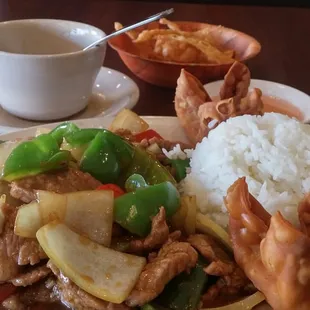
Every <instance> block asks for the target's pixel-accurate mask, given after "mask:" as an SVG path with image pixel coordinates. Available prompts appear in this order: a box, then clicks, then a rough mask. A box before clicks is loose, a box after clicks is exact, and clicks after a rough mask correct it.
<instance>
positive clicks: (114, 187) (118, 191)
mask: <svg viewBox="0 0 310 310" xmlns="http://www.w3.org/2000/svg"><path fill="white" fill-rule="evenodd" d="M97 190H104V191H109V190H110V191H113V193H114V198H117V197H119V196H122V195H124V194H125V192H124V191H123V190H122V189H121V188H120V187H119V186H117V185H115V184H111V183H109V184H103V185H100V186H99V187H97Z"/></svg>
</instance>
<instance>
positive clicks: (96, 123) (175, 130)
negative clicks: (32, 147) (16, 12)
mask: <svg viewBox="0 0 310 310" xmlns="http://www.w3.org/2000/svg"><path fill="white" fill-rule="evenodd" d="M142 118H143V119H144V120H145V121H146V122H147V123H148V124H149V125H150V127H151V128H152V129H154V130H156V131H157V132H158V133H159V134H160V135H162V136H163V137H164V138H165V139H167V140H174V141H183V142H188V140H187V138H186V136H185V133H184V131H183V129H182V128H181V126H180V123H179V120H178V118H177V117H169V116H144V117H142ZM112 120H113V117H112V116H106V117H103V118H94V119H81V120H74V123H75V124H77V125H78V126H79V127H81V128H105V127H108V126H109V125H110V124H111V122H112ZM57 124H59V123H52V124H46V125H44V126H43V127H44V128H47V129H52V128H55V126H57ZM38 127H42V125H41V126H36V127H31V128H26V129H23V130H20V131H16V132H11V133H7V134H3V135H0V140H14V139H17V138H27V137H30V136H33V135H35V133H36V130H37V129H38ZM254 309H255V310H271V308H270V307H269V306H268V305H267V304H261V305H258V306H256V307H255V308H253V310H254ZM249 310H250V309H249Z"/></svg>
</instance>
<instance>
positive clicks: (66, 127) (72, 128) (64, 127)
mask: <svg viewBox="0 0 310 310" xmlns="http://www.w3.org/2000/svg"><path fill="white" fill-rule="evenodd" d="M79 130H80V129H79V127H78V126H76V125H75V124H74V123H71V122H64V123H61V124H60V125H58V126H57V127H55V128H54V129H53V130H52V131H51V132H50V133H49V135H51V136H52V137H53V138H54V139H55V140H56V141H57V143H58V145H60V144H61V143H62V141H63V138H65V137H66V136H67V135H70V134H72V133H73V132H76V131H79Z"/></svg>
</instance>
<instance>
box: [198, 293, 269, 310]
mask: <svg viewBox="0 0 310 310" xmlns="http://www.w3.org/2000/svg"><path fill="white" fill-rule="evenodd" d="M264 300H265V296H264V295H263V294H262V293H261V292H256V293H254V294H253V295H250V296H248V297H246V298H244V299H242V300H240V301H237V302H234V303H233V304H230V305H227V306H222V307H216V308H204V309H201V310H250V309H253V308H254V307H255V306H257V305H258V304H260V303H261V302H263V301H264ZM264 309H265V308H264ZM268 309H269V308H268Z"/></svg>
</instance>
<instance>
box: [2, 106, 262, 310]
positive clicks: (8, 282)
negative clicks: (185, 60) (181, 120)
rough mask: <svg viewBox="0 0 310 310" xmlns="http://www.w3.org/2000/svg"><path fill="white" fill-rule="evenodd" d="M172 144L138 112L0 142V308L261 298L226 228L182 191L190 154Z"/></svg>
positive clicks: (194, 304)
mask: <svg viewBox="0 0 310 310" xmlns="http://www.w3.org/2000/svg"><path fill="white" fill-rule="evenodd" d="M128 123H130V126H128ZM128 129H130V130H128ZM175 145H176V143H174V142H169V141H166V140H164V139H163V138H162V137H161V136H160V135H159V134H158V133H157V132H155V131H154V130H152V129H149V128H148V124H147V123H145V122H144V121H143V120H142V119H140V118H139V117H138V116H137V115H135V114H134V113H133V112H131V111H123V112H121V113H120V114H119V115H118V116H117V117H116V119H115V121H114V122H113V123H112V125H111V127H110V130H106V129H94V128H86V129H80V128H78V127H77V126H76V125H75V124H73V123H63V124H61V125H59V126H58V127H56V128H55V129H53V130H52V131H50V132H46V133H39V134H38V135H37V136H36V137H33V138H30V139H27V140H19V141H8V142H3V143H2V144H1V145H0V152H1V154H2V156H1V161H2V164H3V170H2V181H1V193H2V196H1V208H0V210H1V212H0V219H1V221H0V224H1V225H0V226H1V227H0V228H1V235H0V246H1V251H0V262H1V265H0V281H1V283H2V284H1V286H0V299H1V308H2V309H58V308H59V309H61V308H65V307H69V308H72V309H143V310H151V309H154V310H156V309H192V310H195V309H201V308H211V307H221V306H225V305H230V306H232V305H235V309H241V308H240V300H241V302H242V304H243V305H245V306H247V307H253V306H254V305H256V304H258V303H260V302H261V301H262V300H263V299H264V297H263V295H262V294H261V293H260V292H258V291H257V289H256V288H255V287H254V286H253V284H252V283H251V282H250V281H249V280H248V279H247V277H246V276H245V274H244V272H243V271H242V270H241V269H240V267H238V265H237V264H236V262H235V261H234V258H233V255H232V252H231V248H230V241H229V238H228V235H227V234H226V232H225V231H224V230H222V229H221V228H220V227H219V226H217V225H216V224H215V223H213V222H212V221H211V220H210V219H208V218H207V217H205V216H203V215H200V214H197V207H196V201H195V197H193V196H185V195H182V194H180V193H179V191H178V189H177V187H178V182H180V181H181V180H182V179H183V178H184V177H185V175H186V169H187V167H188V163H189V159H183V160H182V159H176V160H171V159H169V158H168V157H166V156H165V154H164V153H163V151H162V148H165V149H166V150H170V149H172V148H173V147H174V146H175ZM181 147H182V148H183V149H184V148H186V147H188V146H187V145H185V144H181ZM223 309H224V308H223ZM244 309H245V308H244Z"/></svg>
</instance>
